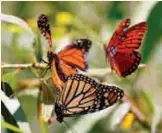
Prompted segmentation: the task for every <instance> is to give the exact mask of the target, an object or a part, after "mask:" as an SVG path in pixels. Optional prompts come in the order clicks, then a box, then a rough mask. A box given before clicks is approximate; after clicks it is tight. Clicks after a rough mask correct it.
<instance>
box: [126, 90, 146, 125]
mask: <svg viewBox="0 0 162 133" xmlns="http://www.w3.org/2000/svg"><path fill="white" fill-rule="evenodd" d="M124 101H126V102H129V103H130V104H131V106H132V107H131V110H132V112H133V113H134V114H135V115H136V117H137V118H138V119H139V120H140V121H142V122H144V121H145V120H146V118H145V116H144V114H143V113H142V112H141V111H140V109H139V108H138V106H137V105H136V103H135V101H134V99H133V98H131V97H130V96H129V95H128V94H127V93H126V92H125V95H124Z"/></svg>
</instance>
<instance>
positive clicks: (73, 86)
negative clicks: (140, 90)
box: [55, 74, 124, 122]
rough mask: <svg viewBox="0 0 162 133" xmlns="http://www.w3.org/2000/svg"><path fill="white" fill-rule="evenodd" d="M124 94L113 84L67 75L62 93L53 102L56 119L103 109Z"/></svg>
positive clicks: (60, 119) (59, 119) (78, 75)
mask: <svg viewBox="0 0 162 133" xmlns="http://www.w3.org/2000/svg"><path fill="white" fill-rule="evenodd" d="M123 96H124V92H123V90H121V89H120V88H118V87H115V86H109V85H102V84H99V83H97V82H96V81H95V80H93V79H91V78H89V77H87V76H85V75H82V74H74V75H71V76H68V77H67V80H66V82H65V84H64V88H63V91H62V93H61V94H60V95H59V97H58V99H57V100H56V104H55V113H56V116H57V120H58V121H59V122H63V119H64V117H73V116H78V115H84V114H88V113H93V112H97V111H99V110H103V109H105V108H107V107H109V106H111V105H113V104H114V103H116V102H117V101H118V100H120V99H122V97H123Z"/></svg>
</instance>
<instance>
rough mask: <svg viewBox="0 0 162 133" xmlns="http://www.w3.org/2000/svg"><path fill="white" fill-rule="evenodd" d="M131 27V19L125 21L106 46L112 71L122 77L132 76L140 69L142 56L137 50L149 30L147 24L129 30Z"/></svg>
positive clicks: (137, 25)
mask: <svg viewBox="0 0 162 133" xmlns="http://www.w3.org/2000/svg"><path fill="white" fill-rule="evenodd" d="M129 25H130V19H124V20H123V21H122V22H121V23H120V24H119V26H118V27H117V29H116V30H115V32H114V33H113V35H112V37H111V39H110V42H109V43H108V44H107V45H106V46H105V52H106V57H107V58H108V60H109V62H110V65H111V69H112V70H115V71H116V73H117V74H118V75H119V76H121V77H126V76H128V75H130V74H131V73H133V72H134V71H135V70H136V69H137V68H138V66H139V64H140V61H141V54H140V53H139V52H137V51H136V49H138V48H139V47H140V45H141V42H142V40H143V38H144V35H145V33H146V30H147V23H146V22H141V23H138V24H136V25H134V26H132V27H130V28H128V27H129Z"/></svg>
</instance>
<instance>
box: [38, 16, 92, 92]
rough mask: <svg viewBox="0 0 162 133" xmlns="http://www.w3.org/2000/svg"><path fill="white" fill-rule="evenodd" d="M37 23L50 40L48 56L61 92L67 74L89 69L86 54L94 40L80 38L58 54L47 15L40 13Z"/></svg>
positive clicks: (54, 79) (56, 85)
mask: <svg viewBox="0 0 162 133" xmlns="http://www.w3.org/2000/svg"><path fill="white" fill-rule="evenodd" d="M37 24H38V27H39V29H40V31H41V33H42V34H43V35H44V36H45V37H46V39H47V40H48V43H49V48H50V50H49V52H48V53H47V57H48V61H49V66H50V68H51V72H52V80H53V83H54V85H55V87H56V89H57V91H58V92H61V91H62V88H63V84H64V81H65V76H69V75H72V74H76V73H78V70H77V69H80V70H82V71H86V70H87V68H88V65H87V61H86V56H87V54H88V52H89V49H90V48H91V45H92V42H91V41H90V40H89V39H78V40H76V41H74V42H72V43H71V44H70V45H68V46H66V47H65V48H64V49H63V50H62V51H60V52H59V53H57V54H56V53H54V52H52V38H51V31H50V26H49V22H48V18H47V16H46V15H44V14H42V15H40V16H39V18H38V22H37Z"/></svg>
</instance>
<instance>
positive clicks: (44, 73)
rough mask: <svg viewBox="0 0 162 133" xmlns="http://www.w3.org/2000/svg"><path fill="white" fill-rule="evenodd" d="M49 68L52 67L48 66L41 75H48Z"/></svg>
mask: <svg viewBox="0 0 162 133" xmlns="http://www.w3.org/2000/svg"><path fill="white" fill-rule="evenodd" d="M48 69H50V67H47V68H46V69H45V71H44V72H43V74H42V75H41V77H44V76H45V75H46V73H47V71H48Z"/></svg>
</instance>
